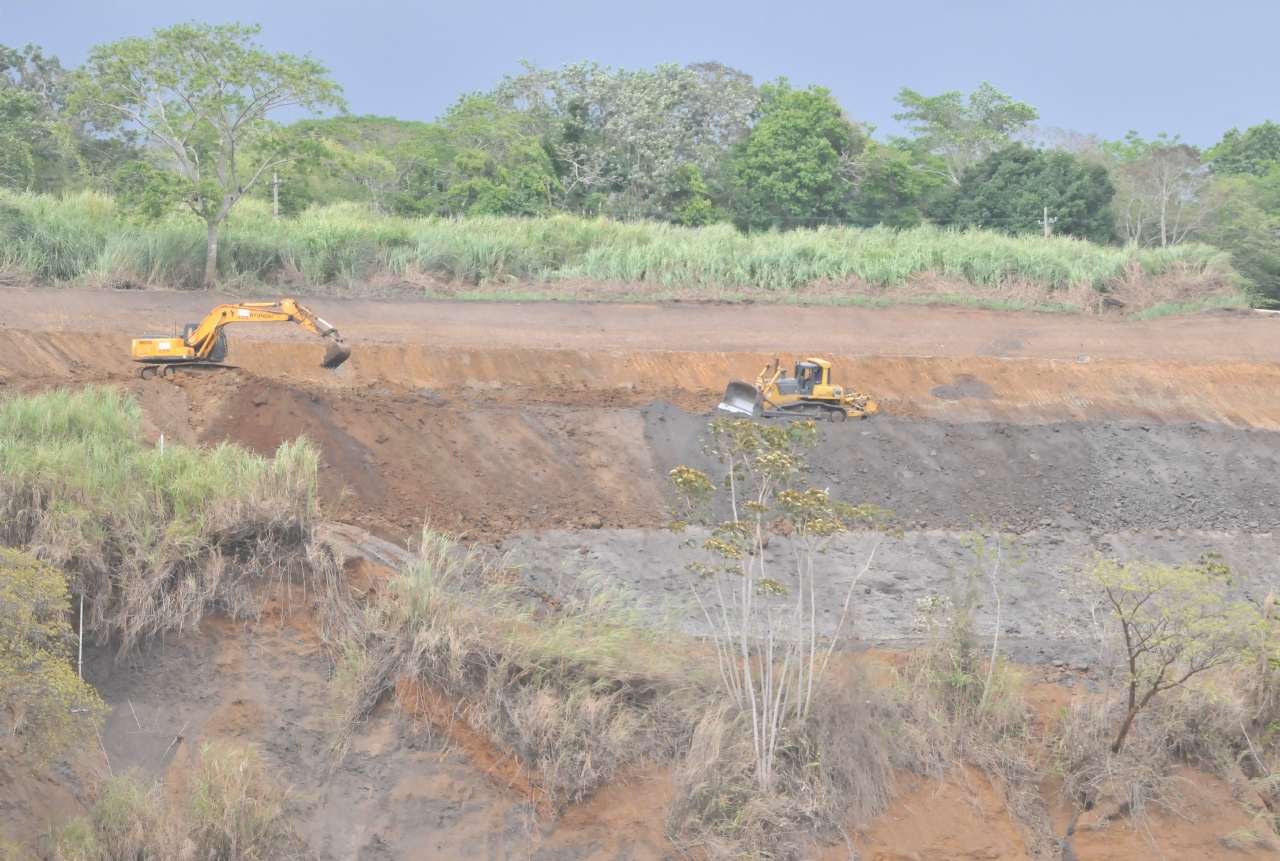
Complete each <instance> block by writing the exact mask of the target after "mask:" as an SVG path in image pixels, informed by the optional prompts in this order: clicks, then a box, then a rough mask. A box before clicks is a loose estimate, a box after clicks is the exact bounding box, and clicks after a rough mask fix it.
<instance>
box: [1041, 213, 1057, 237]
mask: <svg viewBox="0 0 1280 861" xmlns="http://www.w3.org/2000/svg"><path fill="white" fill-rule="evenodd" d="M1057 220H1058V219H1056V218H1050V217H1049V207H1047V206H1046V207H1045V208H1044V238H1045V239H1048V238H1049V225H1050V224H1053V223H1054V222H1055V221H1057Z"/></svg>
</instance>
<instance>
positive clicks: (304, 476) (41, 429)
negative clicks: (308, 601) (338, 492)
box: [0, 387, 325, 651]
mask: <svg viewBox="0 0 1280 861" xmlns="http://www.w3.org/2000/svg"><path fill="white" fill-rule="evenodd" d="M141 428H142V411H141V410H140V408H139V407H138V405H137V404H136V403H135V402H134V401H133V400H132V399H131V398H129V397H128V396H127V395H125V394H123V393H122V392H121V391H120V390H119V389H115V388H102V387H89V388H85V389H83V390H81V391H78V392H70V391H66V390H54V391H48V392H44V393H42V394H36V395H21V396H14V397H8V398H5V399H4V400H3V401H0V500H2V501H0V541H2V542H3V543H4V544H7V545H9V546H20V547H25V548H27V549H29V550H30V551H31V553H32V554H33V555H35V556H37V557H38V558H40V559H43V560H45V561H47V562H49V563H51V564H53V565H55V566H58V567H60V568H62V569H63V570H64V571H66V572H67V573H68V574H69V575H70V576H71V581H72V582H71V591H72V593H73V594H81V593H82V594H84V595H85V598H86V619H85V628H86V630H87V631H89V632H91V633H93V634H95V635H97V636H98V638H99V639H100V640H107V639H110V638H116V639H117V641H118V643H119V646H120V649H121V650H122V651H124V650H127V649H129V648H131V647H132V646H133V645H134V644H136V643H137V642H138V640H139V639H140V638H143V637H146V636H149V635H152V634H155V633H158V632H160V631H163V630H166V629H171V628H178V629H181V628H183V627H185V626H189V625H194V624H195V623H197V622H198V621H199V619H200V618H201V616H202V614H203V613H204V612H206V611H207V610H210V609H219V610H223V611H226V612H229V613H231V614H232V615H233V616H237V617H244V616H246V615H249V614H251V613H253V612H254V610H255V607H256V606H257V601H256V599H255V598H254V597H253V593H254V589H255V588H256V586H257V585H258V584H260V583H261V582H263V581H264V579H266V578H268V577H277V578H292V577H294V576H295V575H297V574H299V573H301V574H303V575H304V576H310V575H311V574H314V573H316V572H317V571H319V570H321V569H323V567H324V564H325V563H324V560H323V559H321V558H320V557H319V556H317V553H318V550H316V545H315V543H314V541H313V537H314V531H315V528H316V526H317V521H318V504H317V500H316V469H317V455H316V452H315V449H314V448H313V447H312V446H311V445H310V444H309V443H307V442H306V441H305V440H298V441H296V442H289V443H285V444H283V445H282V446H281V447H280V449H279V450H278V451H277V452H276V455H275V457H274V458H264V457H261V456H259V455H256V454H254V453H252V452H249V451H246V450H245V449H242V448H240V447H238V446H234V445H228V444H224V445H221V446H218V447H216V448H193V447H188V446H183V445H175V444H172V443H171V444H169V445H168V446H166V447H165V449H164V451H163V452H161V451H160V450H159V449H158V448H156V447H153V446H152V445H150V444H149V443H147V442H146V441H145V440H144V439H143V437H142V432H141ZM317 566H320V567H319V568H317Z"/></svg>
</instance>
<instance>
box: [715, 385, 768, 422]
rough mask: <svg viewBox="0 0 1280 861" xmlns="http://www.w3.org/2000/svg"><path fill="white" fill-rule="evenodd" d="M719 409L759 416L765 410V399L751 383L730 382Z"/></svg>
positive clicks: (754, 416) (753, 416)
mask: <svg viewBox="0 0 1280 861" xmlns="http://www.w3.org/2000/svg"><path fill="white" fill-rule="evenodd" d="M717 409H722V410H724V411H725V412H727V413H737V414H738V415H743V416H751V417H752V418H759V417H760V414H761V413H762V412H763V411H764V401H763V399H762V398H761V397H760V393H759V392H758V391H756V387H755V386H753V385H752V384H751V383H730V384H729V385H728V387H727V388H726V389H725V390H724V400H723V401H721V402H720V406H719V407H718V408H717Z"/></svg>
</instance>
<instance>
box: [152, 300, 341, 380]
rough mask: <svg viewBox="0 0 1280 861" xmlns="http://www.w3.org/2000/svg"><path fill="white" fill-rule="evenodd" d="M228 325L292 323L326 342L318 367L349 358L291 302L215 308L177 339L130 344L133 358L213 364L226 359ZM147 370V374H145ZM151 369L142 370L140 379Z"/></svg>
mask: <svg viewBox="0 0 1280 861" xmlns="http://www.w3.org/2000/svg"><path fill="white" fill-rule="evenodd" d="M230 323H296V324H298V325H299V326H301V327H303V328H304V329H307V330H309V331H311V332H314V333H315V334H317V335H319V336H320V337H321V338H324V339H325V340H326V341H327V342H328V345H329V346H328V349H327V350H326V351H325V354H324V360H323V361H321V363H320V367H322V368H336V367H338V366H339V365H341V364H342V363H343V362H345V361H346V360H347V359H348V358H349V357H350V356H351V348H350V347H349V346H348V345H347V342H346V341H344V340H343V339H342V336H341V335H339V334H338V330H337V329H335V328H334V327H333V326H331V325H329V324H328V323H327V322H326V321H325V320H323V319H321V318H320V317H319V316H318V315H316V313H315V312H313V311H311V310H310V309H309V308H306V307H305V306H303V305H299V304H298V302H297V301H296V300H294V299H281V300H280V301H279V302H241V303H238V304H233V305H219V306H218V307H217V308H214V309H213V310H212V311H210V312H209V313H208V315H206V316H205V318H204V319H203V320H201V321H200V322H199V323H189V324H187V326H186V329H185V330H184V332H183V333H182V336H181V337H180V338H179V337H162V336H153V335H151V336H147V335H144V336H143V337H141V338H135V339H134V341H133V359H134V361H137V362H143V363H145V364H148V365H161V364H217V363H219V362H221V361H222V360H223V359H225V358H226V350H227V340H226V332H225V331H224V329H225V328H226V326H227V325H228V324H230ZM148 370H151V374H150V375H148V373H147V371H148ZM154 374H155V369H154V368H151V369H148V368H144V369H143V376H144V377H148V376H153V375H154Z"/></svg>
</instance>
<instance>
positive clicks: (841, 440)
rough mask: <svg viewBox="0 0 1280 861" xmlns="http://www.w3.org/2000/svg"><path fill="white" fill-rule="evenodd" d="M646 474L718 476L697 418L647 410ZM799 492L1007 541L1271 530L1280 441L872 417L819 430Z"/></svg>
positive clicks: (1228, 433) (1276, 516)
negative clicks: (979, 530) (974, 528)
mask: <svg viewBox="0 0 1280 861" xmlns="http://www.w3.org/2000/svg"><path fill="white" fill-rule="evenodd" d="M645 415H646V421H647V434H648V439H649V443H650V445H651V447H652V449H653V454H654V457H655V460H656V463H657V465H658V466H659V467H660V468H661V469H662V470H663V471H664V472H665V471H666V470H669V469H671V468H672V467H674V466H676V465H678V464H682V463H683V464H688V465H690V466H696V467H698V468H702V469H711V470H714V469H715V465H714V463H713V462H711V461H710V460H709V459H708V458H707V457H706V456H705V455H704V454H703V453H702V447H703V445H704V437H705V436H706V433H705V431H706V426H707V422H708V421H709V419H708V417H707V416H695V415H689V414H687V413H684V412H682V411H681V410H679V409H677V408H675V407H673V406H671V405H669V404H665V403H660V402H659V403H654V404H652V405H650V406H649V407H648V408H647V409H646V411H645ZM807 465H808V470H809V480H810V484H812V485H813V486H816V487H824V488H827V489H828V490H830V491H831V493H832V495H833V496H836V497H838V498H840V499H845V500H848V501H850V502H859V503H862V502H870V503H875V504H877V505H882V506H884V507H886V508H889V509H891V510H892V511H894V512H895V513H896V515H897V516H898V520H899V522H901V523H904V524H907V523H910V524H911V525H914V526H926V527H929V528H957V527H958V528H964V527H968V526H970V525H971V524H972V523H973V522H975V521H977V522H988V523H990V524H992V525H993V526H997V527H1001V528H1004V529H1007V530H1009V531H1013V532H1019V533H1021V532H1027V531H1029V530H1033V529H1042V528H1045V527H1060V528H1067V529H1081V530H1084V531H1088V532H1090V533H1092V534H1094V535H1095V536H1096V535H1100V534H1102V533H1105V532H1115V531H1117V530H1121V529H1129V528H1138V529H1175V528H1180V529H1183V530H1188V529H1219V530H1221V529H1233V530H1238V531H1245V532H1258V531H1261V532H1270V531H1271V529H1272V527H1273V526H1275V525H1280V434H1278V433H1273V432H1267V431H1252V430H1237V429H1233V428H1228V427H1224V426H1222V425H1216V424H1209V423H1204V422H1192V423H1188V424H1173V425H1162V424H1153V423H1149V422H1129V421H1123V422H1119V421H1117V422H1064V423H1059V424H1052V425H1041V426H1023V425H1011V424H1004V423H996V422H975V423H971V424H947V423H944V422H939V421H933V420H928V419H908V418H886V417H883V416H878V417H875V418H872V419H869V420H867V421H863V422H846V423H844V424H835V425H822V426H821V439H820V442H819V444H818V446H817V447H816V448H815V449H813V450H811V451H810V452H809V453H808V457H807Z"/></svg>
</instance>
